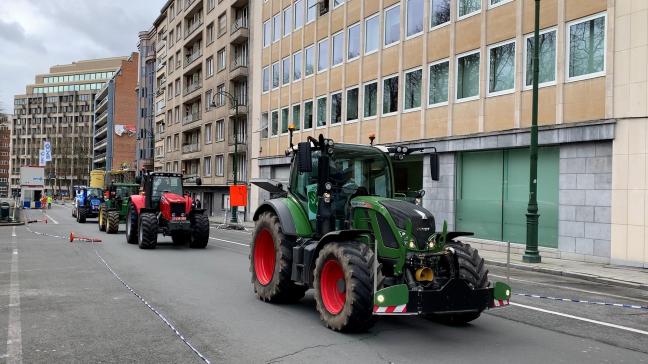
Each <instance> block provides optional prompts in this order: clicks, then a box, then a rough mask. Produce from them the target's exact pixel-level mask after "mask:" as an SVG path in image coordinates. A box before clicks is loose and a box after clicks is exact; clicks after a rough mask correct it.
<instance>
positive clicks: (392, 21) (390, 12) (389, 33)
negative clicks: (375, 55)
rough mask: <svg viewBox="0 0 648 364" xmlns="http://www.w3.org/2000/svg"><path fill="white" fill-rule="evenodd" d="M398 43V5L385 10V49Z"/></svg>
mask: <svg viewBox="0 0 648 364" xmlns="http://www.w3.org/2000/svg"><path fill="white" fill-rule="evenodd" d="M399 41H400V5H396V6H393V7H391V8H389V9H387V10H385V40H384V43H383V44H384V45H385V47H387V46H390V45H392V44H396V43H398V42H399Z"/></svg>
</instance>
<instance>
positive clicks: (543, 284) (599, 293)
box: [488, 273, 648, 302]
mask: <svg viewBox="0 0 648 364" xmlns="http://www.w3.org/2000/svg"><path fill="white" fill-rule="evenodd" d="M488 275H489V276H491V277H497V278H506V276H500V275H497V274H490V273H489V274H488ZM511 280H512V281H518V282H522V283H530V284H536V285H538V286H546V287H555V288H562V289H568V290H571V291H576V292H582V293H589V294H595V295H600V296H607V297H615V298H623V299H626V300H631V301H636V302H648V300H645V299H641V298H635V297H628V296H621V295H617V294H612V293H604V292H597V291H590V290H587V289H581V288H574V287H568V286H559V285H555V284H550V283H542V282H535V281H529V280H526V279H519V278H511Z"/></svg>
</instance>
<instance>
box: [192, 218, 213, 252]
mask: <svg viewBox="0 0 648 364" xmlns="http://www.w3.org/2000/svg"><path fill="white" fill-rule="evenodd" d="M208 242H209V218H208V217H207V215H205V213H200V214H195V215H193V216H192V217H191V238H190V240H189V247H190V248H192V249H205V247H206V246H207V243H208Z"/></svg>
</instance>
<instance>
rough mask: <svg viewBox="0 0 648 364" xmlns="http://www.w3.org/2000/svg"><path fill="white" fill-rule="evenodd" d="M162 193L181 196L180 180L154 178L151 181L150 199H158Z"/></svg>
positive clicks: (164, 177)
mask: <svg viewBox="0 0 648 364" xmlns="http://www.w3.org/2000/svg"><path fill="white" fill-rule="evenodd" d="M164 192H170V193H175V194H178V195H182V178H180V177H169V176H155V178H154V179H153V193H152V197H154V198H155V197H157V198H158V199H159V197H160V196H162V194H163V193H164Z"/></svg>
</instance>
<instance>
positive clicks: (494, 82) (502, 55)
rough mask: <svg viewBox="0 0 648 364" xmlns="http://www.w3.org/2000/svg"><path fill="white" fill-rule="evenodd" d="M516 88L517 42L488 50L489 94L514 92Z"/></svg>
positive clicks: (495, 46)
mask: <svg viewBox="0 0 648 364" xmlns="http://www.w3.org/2000/svg"><path fill="white" fill-rule="evenodd" d="M514 87H515V41H512V42H509V43H505V44H500V45H494V46H491V47H489V49H488V94H489V95H498V94H502V93H507V92H512V91H513V89H514Z"/></svg>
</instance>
